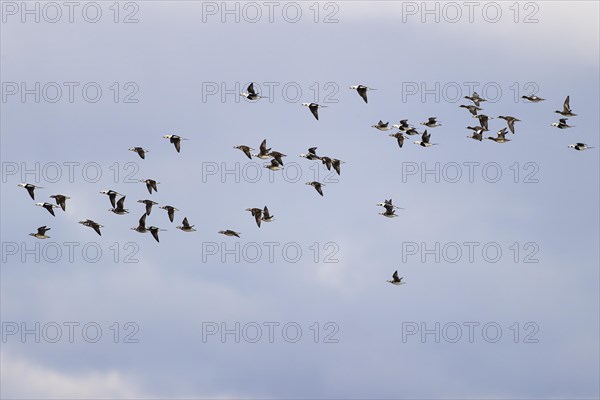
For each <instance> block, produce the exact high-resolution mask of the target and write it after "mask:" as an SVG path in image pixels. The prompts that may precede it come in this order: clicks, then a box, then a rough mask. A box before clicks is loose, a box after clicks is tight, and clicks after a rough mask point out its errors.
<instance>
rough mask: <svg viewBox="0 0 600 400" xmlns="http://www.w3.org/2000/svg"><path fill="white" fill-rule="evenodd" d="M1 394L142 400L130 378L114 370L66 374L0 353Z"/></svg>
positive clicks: (5, 395)
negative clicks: (0, 367)
mask: <svg viewBox="0 0 600 400" xmlns="http://www.w3.org/2000/svg"><path fill="white" fill-rule="evenodd" d="M0 362H1V364H2V369H1V374H0V377H1V380H2V388H1V395H2V397H3V398H15V399H17V398H27V399H31V398H52V399H56V398H61V399H73V398H77V399H82V398H86V399H93V398H117V399H119V398H128V399H132V398H141V397H145V396H143V395H142V394H141V392H140V390H139V388H138V386H137V384H136V383H135V382H134V381H133V379H131V378H129V377H126V376H124V375H123V374H122V373H120V372H118V371H114V370H109V371H97V372H91V373H83V374H68V373H62V372H59V371H55V370H53V369H51V368H47V367H45V366H42V365H39V364H36V363H33V362H31V361H28V360H25V359H23V358H14V357H12V356H7V355H5V354H3V355H2V356H0Z"/></svg>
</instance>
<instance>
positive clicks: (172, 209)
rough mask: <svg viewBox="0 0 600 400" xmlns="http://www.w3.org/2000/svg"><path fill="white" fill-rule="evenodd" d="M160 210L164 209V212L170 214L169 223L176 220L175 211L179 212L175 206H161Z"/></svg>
mask: <svg viewBox="0 0 600 400" xmlns="http://www.w3.org/2000/svg"><path fill="white" fill-rule="evenodd" d="M159 208H162V209H163V210H167V214H169V221H171V222H173V219H174V218H175V211H179V210H178V209H177V208H175V207H173V206H160V207H159Z"/></svg>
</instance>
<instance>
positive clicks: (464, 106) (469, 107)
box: [459, 104, 482, 115]
mask: <svg viewBox="0 0 600 400" xmlns="http://www.w3.org/2000/svg"><path fill="white" fill-rule="evenodd" d="M459 107H462V108H466V109H467V110H469V112H470V113H471V114H473V115H477V111H481V110H482V109H481V108H479V107H477V106H474V105H471V104H469V105H468V106H466V105H464V104H461V105H460V106H459Z"/></svg>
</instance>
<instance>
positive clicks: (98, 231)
mask: <svg viewBox="0 0 600 400" xmlns="http://www.w3.org/2000/svg"><path fill="white" fill-rule="evenodd" d="M90 226H91V227H92V228H94V230H95V231H96V233H97V234H98V235H100V236H102V233H101V232H100V225H98V224H96V223H93V224H91V225H90Z"/></svg>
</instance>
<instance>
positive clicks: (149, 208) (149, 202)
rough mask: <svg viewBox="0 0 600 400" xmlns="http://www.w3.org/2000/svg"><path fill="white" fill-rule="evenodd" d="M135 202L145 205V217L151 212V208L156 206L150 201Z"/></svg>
mask: <svg viewBox="0 0 600 400" xmlns="http://www.w3.org/2000/svg"><path fill="white" fill-rule="evenodd" d="M137 202H138V203H143V204H145V205H146V215H150V213H151V212H152V206H153V205H156V204H158V203H156V202H154V201H152V200H138V201H137Z"/></svg>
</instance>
